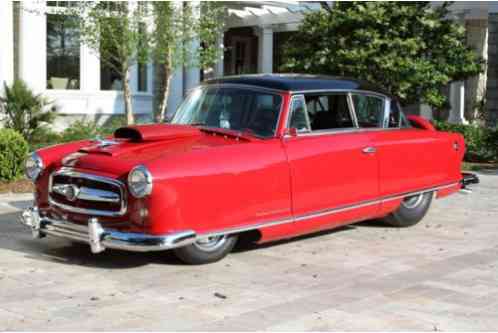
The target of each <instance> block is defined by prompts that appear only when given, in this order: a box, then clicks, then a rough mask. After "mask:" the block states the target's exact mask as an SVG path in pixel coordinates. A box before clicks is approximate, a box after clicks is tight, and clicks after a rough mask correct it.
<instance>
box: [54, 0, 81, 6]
mask: <svg viewBox="0 0 498 333" xmlns="http://www.w3.org/2000/svg"><path fill="white" fill-rule="evenodd" d="M76 5H77V3H76V2H75V1H47V7H75V6H76Z"/></svg>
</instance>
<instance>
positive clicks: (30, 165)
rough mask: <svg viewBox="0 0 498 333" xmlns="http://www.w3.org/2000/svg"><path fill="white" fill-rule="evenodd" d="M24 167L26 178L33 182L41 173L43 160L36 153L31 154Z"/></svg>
mask: <svg viewBox="0 0 498 333" xmlns="http://www.w3.org/2000/svg"><path fill="white" fill-rule="evenodd" d="M24 166H25V168H24V171H25V174H26V177H27V178H28V179H30V180H32V181H35V180H36V179H37V178H38V176H39V175H40V174H41V172H42V171H43V160H42V159H41V157H40V156H38V154H37V153H33V154H31V155H30V156H29V157H28V158H27V159H26V162H25V164H24Z"/></svg>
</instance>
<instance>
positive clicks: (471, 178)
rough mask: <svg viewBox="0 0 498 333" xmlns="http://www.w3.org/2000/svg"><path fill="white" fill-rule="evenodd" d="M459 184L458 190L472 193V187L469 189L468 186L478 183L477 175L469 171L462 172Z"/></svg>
mask: <svg viewBox="0 0 498 333" xmlns="http://www.w3.org/2000/svg"><path fill="white" fill-rule="evenodd" d="M460 184H461V189H460V192H462V193H472V189H470V188H469V186H471V185H476V184H479V177H477V175H476V174H473V173H470V172H462V180H460Z"/></svg>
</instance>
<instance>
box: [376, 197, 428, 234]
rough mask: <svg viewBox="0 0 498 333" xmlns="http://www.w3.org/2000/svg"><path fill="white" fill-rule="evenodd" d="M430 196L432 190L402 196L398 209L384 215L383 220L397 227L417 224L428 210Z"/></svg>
mask: <svg viewBox="0 0 498 333" xmlns="http://www.w3.org/2000/svg"><path fill="white" fill-rule="evenodd" d="M432 196H433V194H432V192H427V193H420V194H416V195H412V196H409V197H406V198H404V199H403V201H402V202H401V204H400V205H399V207H398V209H396V210H395V211H394V212H392V213H391V214H389V215H387V216H386V217H384V219H383V221H384V222H385V223H387V224H389V225H391V226H393V227H398V228H404V227H410V226H412V225H415V224H417V223H418V222H420V221H421V220H422V219H423V218H424V216H425V214H426V213H427V211H428V210H429V207H430V206H431V202H432Z"/></svg>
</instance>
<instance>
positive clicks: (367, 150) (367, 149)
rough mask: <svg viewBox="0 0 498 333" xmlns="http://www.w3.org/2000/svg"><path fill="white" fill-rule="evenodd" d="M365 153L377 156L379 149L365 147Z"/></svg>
mask: <svg viewBox="0 0 498 333" xmlns="http://www.w3.org/2000/svg"><path fill="white" fill-rule="evenodd" d="M362 151H363V153H364V154H375V153H376V152H377V148H375V147H365V148H363V150H362Z"/></svg>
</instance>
